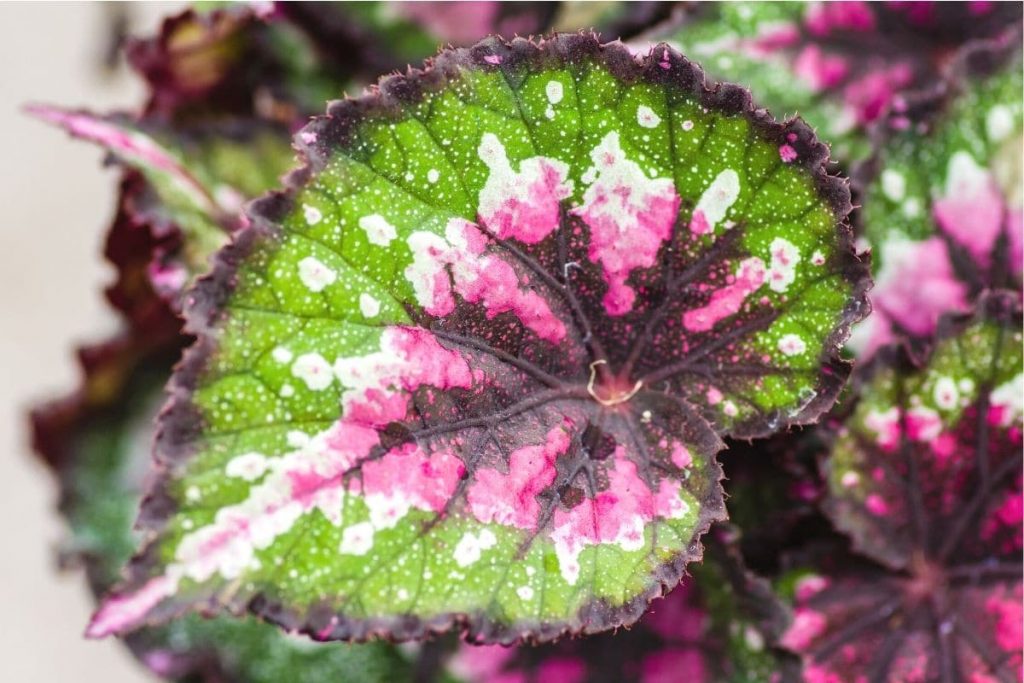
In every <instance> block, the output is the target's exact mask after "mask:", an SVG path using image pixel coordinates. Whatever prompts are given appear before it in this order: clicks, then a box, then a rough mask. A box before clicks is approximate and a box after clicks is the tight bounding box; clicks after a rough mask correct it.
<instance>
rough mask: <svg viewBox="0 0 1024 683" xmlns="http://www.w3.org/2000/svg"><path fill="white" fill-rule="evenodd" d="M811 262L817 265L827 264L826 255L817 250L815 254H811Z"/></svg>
mask: <svg viewBox="0 0 1024 683" xmlns="http://www.w3.org/2000/svg"><path fill="white" fill-rule="evenodd" d="M811 264H813V265H815V266H823V265H825V255H824V254H822V253H821V252H820V251H815V252H814V253H813V254H811Z"/></svg>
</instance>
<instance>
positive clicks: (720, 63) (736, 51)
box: [651, 2, 929, 163]
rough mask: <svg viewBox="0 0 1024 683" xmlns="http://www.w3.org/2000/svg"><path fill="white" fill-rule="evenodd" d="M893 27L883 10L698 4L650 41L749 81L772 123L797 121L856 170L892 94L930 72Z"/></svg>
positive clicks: (724, 75)
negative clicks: (783, 119) (790, 118)
mask: <svg viewBox="0 0 1024 683" xmlns="http://www.w3.org/2000/svg"><path fill="white" fill-rule="evenodd" d="M891 29H892V26H891V25H887V22H886V18H885V11H884V8H883V5H882V3H869V2H726V3H698V4H695V5H694V7H693V9H692V10H691V11H690V12H687V13H684V14H681V17H680V20H678V21H676V22H675V23H674V24H673V23H672V22H669V23H668V24H667V25H666V26H664V27H659V28H655V29H654V30H652V31H651V37H652V38H653V39H656V40H665V41H667V42H669V43H670V44H671V45H674V46H676V47H677V48H678V49H680V50H681V51H682V52H683V53H684V54H686V55H689V56H690V58H691V59H693V60H695V61H697V62H699V63H700V64H701V66H702V67H703V68H704V69H706V70H707V72H708V73H709V74H711V75H712V76H714V77H716V78H721V79H727V80H730V81H734V82H736V83H743V84H744V85H746V86H747V87H749V88H750V90H751V92H752V93H753V95H754V97H755V99H756V100H757V101H758V103H759V104H761V105H762V106H765V107H767V108H768V109H769V110H770V111H771V112H772V114H773V115H775V116H777V117H780V118H781V117H784V116H792V115H797V114H798V115H800V116H801V117H802V118H803V119H804V120H805V121H806V122H807V123H808V125H810V126H812V127H813V128H815V130H817V132H818V134H819V135H820V136H821V137H822V138H823V139H824V140H827V141H829V143H830V145H831V147H832V150H833V156H834V158H836V159H838V160H839V161H841V162H844V163H850V162H852V161H854V160H858V159H864V158H866V157H867V156H868V154H869V153H870V151H871V145H870V136H869V130H870V128H871V127H872V125H873V124H874V123H875V122H876V121H877V120H878V119H879V118H880V117H882V116H883V115H884V114H885V113H886V112H887V111H888V109H889V107H890V105H891V103H892V101H893V98H894V96H895V95H896V94H897V93H898V92H900V91H901V90H903V89H906V88H908V87H910V86H912V85H920V82H921V80H922V79H923V77H924V76H925V74H927V73H928V71H929V65H928V62H927V59H925V58H924V57H925V51H924V49H922V47H921V46H920V41H919V40H918V41H916V42H915V41H910V40H908V39H907V36H906V35H905V34H904V35H902V36H901V35H892V30H891ZM915 44H916V45H918V49H917V50H916V51H914V50H911V49H909V47H910V46H911V45H915Z"/></svg>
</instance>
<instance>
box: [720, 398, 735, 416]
mask: <svg viewBox="0 0 1024 683" xmlns="http://www.w3.org/2000/svg"><path fill="white" fill-rule="evenodd" d="M722 412H723V413H725V414H726V415H728V416H729V417H736V414H737V413H739V411H738V410H737V409H736V404H735V403H733V402H732V401H725V402H724V403H723V404H722Z"/></svg>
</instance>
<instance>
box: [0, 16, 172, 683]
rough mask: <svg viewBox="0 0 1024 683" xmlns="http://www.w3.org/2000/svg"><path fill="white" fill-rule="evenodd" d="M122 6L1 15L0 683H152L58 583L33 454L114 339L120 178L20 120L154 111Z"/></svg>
mask: <svg viewBox="0 0 1024 683" xmlns="http://www.w3.org/2000/svg"><path fill="white" fill-rule="evenodd" d="M180 6H181V3H170V4H168V3H155V4H138V5H135V4H133V5H132V6H131V7H130V8H128V11H129V14H130V18H131V26H132V29H133V30H134V31H136V32H139V31H142V32H149V31H151V30H155V28H156V26H157V21H158V18H159V17H160V16H161V15H162V14H164V13H166V12H169V11H173V10H174V9H175V8H177V7H180ZM112 11H113V8H112V6H110V5H103V4H74V5H71V4H49V3H34V2H33V3H29V2H25V3H4V4H0V614H2V621H0V623H2V624H3V626H2V627H0V680H3V681H11V682H12V683H13V682H15V681H16V682H18V683H65V682H76V683H77V682H84V683H89V682H93V681H95V682H97V683H99V682H102V683H129V682H136V683H138V682H141V681H148V680H150V677H149V676H148V675H146V674H145V673H144V672H143V670H142V669H141V668H140V667H138V666H137V665H136V664H135V663H134V661H133V660H132V659H131V658H130V656H129V655H128V654H127V653H126V651H125V650H123V649H122V648H121V646H120V645H119V644H118V643H116V642H114V641H104V642H95V641H86V640H84V639H83V638H82V635H81V634H82V630H83V628H84V627H85V624H86V621H87V619H88V616H89V613H90V609H91V599H90V598H89V596H88V594H87V591H86V587H85V585H84V582H83V580H82V577H81V576H79V575H71V576H64V577H61V576H58V575H57V574H56V571H55V564H54V560H53V549H54V546H55V544H56V542H57V541H58V539H59V538H60V537H61V533H62V528H61V524H60V522H59V520H58V518H57V516H56V513H55V511H54V506H55V502H56V498H55V488H54V486H53V485H52V482H51V481H50V479H49V477H48V475H47V472H46V471H45V470H44V469H43V467H42V466H41V465H39V464H37V463H35V462H34V461H33V459H32V458H31V457H30V453H29V451H28V433H27V430H26V427H25V420H24V410H25V408H26V407H27V406H28V405H29V404H30V403H32V402H33V401H36V400H39V399H42V398H45V397H51V396H54V395H57V394H62V393H64V392H66V391H68V390H69V389H71V388H72V387H73V386H75V384H76V382H77V381H78V377H77V369H76V366H75V363H74V359H73V356H72V349H73V345H74V344H76V343H78V342H82V341H89V340H98V339H101V338H103V337H104V336H105V335H106V333H107V332H109V331H110V330H112V329H113V327H114V324H113V321H114V319H113V316H112V315H111V314H110V313H109V312H108V311H107V310H106V309H105V306H104V303H103V299H102V296H101V288H102V286H103V285H104V284H105V283H106V282H107V281H108V280H109V279H110V278H111V271H110V269H109V268H108V266H107V265H106V264H105V263H103V261H102V259H101V257H100V249H101V238H102V233H103V230H104V228H105V226H106V225H107V223H108V221H109V218H110V216H111V214H112V211H113V200H114V189H115V180H116V174H115V172H114V171H113V170H109V169H107V170H104V169H101V168H100V165H99V164H100V160H101V158H102V154H101V153H100V152H99V151H98V150H97V149H95V148H93V147H91V146H89V145H87V144H85V143H82V142H73V141H71V140H70V139H69V138H68V137H67V136H66V135H64V134H63V133H61V132H60V131H57V130H56V129H53V128H50V127H48V126H44V125H43V124H41V123H38V122H36V121H34V120H31V119H29V118H28V117H26V116H24V115H23V114H22V113H21V112H20V110H19V109H20V107H21V105H22V104H24V103H26V102H32V101H42V102H51V103H58V104H64V105H73V106H88V107H90V108H95V109H98V110H106V109H110V108H114V107H118V106H120V107H129V106H133V105H134V104H135V103H138V102H140V101H141V97H142V87H141V85H140V84H139V83H138V82H137V81H136V80H134V79H133V78H132V77H131V76H129V75H128V74H127V72H126V70H125V69H124V68H123V66H122V67H121V68H120V69H118V70H117V71H115V72H114V73H107V72H105V71H104V69H103V66H102V61H103V53H104V50H105V48H106V46H107V41H108V36H109V20H110V15H111V13H112Z"/></svg>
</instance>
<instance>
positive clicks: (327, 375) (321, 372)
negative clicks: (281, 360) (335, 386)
mask: <svg viewBox="0 0 1024 683" xmlns="http://www.w3.org/2000/svg"><path fill="white" fill-rule="evenodd" d="M292 374H293V375H294V376H296V377H298V378H299V379H301V380H302V381H303V382H305V383H306V386H307V387H309V388H310V390H311V391H323V390H324V389H326V388H327V387H329V386H331V382H333V381H334V373H333V372H332V371H331V366H330V364H329V363H328V362H327V361H326V360H325V359H324V357H323V356H321V355H320V354H319V353H304V354H302V355H301V356H299V357H298V358H296V359H295V362H294V363H292Z"/></svg>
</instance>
